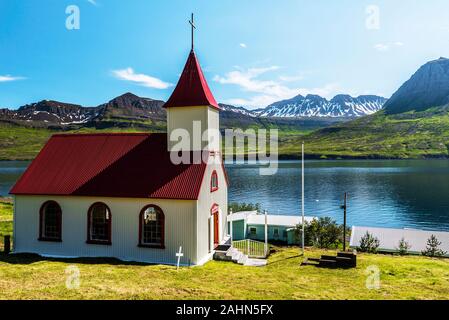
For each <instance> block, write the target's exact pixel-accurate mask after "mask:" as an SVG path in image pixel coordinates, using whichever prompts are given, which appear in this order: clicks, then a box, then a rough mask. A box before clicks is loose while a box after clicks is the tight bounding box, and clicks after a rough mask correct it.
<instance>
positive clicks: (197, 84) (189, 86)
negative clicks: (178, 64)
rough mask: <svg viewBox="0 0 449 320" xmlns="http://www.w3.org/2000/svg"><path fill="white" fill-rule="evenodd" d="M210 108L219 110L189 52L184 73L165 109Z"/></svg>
mask: <svg viewBox="0 0 449 320" xmlns="http://www.w3.org/2000/svg"><path fill="white" fill-rule="evenodd" d="M189 106H211V107H214V108H216V109H220V107H219V106H218V103H217V101H215V98H214V96H213V94H212V92H211V91H210V89H209V85H208V84H207V81H206V78H205V77H204V74H203V70H201V66H200V64H199V62H198V59H197V57H196V54H195V51H193V50H192V51H190V54H189V57H188V59H187V62H186V65H185V67H184V71H183V72H182V74H181V77H180V78H179V81H178V84H177V85H176V88H175V90H174V91H173V93H172V95H171V96H170V99H168V101H167V102H166V103H165V105H164V107H165V108H173V107H189Z"/></svg>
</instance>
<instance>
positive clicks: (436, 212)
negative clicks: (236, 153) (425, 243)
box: [228, 160, 449, 231]
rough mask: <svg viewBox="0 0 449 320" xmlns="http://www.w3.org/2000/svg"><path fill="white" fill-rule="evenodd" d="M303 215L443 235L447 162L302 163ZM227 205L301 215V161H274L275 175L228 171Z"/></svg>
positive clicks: (447, 226) (448, 214)
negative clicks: (345, 213) (242, 204)
mask: <svg viewBox="0 0 449 320" xmlns="http://www.w3.org/2000/svg"><path fill="white" fill-rule="evenodd" d="M305 167H306V170H305V212H306V215H309V216H316V217H324V216H330V217H332V218H334V219H335V220H337V221H338V222H340V223H342V222H343V212H342V210H341V209H340V205H341V204H342V202H343V196H344V193H345V192H348V194H349V202H348V223H349V224H350V225H357V226H373V227H374V226H378V227H394V228H419V229H429V230H442V231H449V161H447V160H423V161H420V160H410V161H402V160H401V161H393V160H392V161H386V160H375V161H368V160H357V161H352V160H351V161H349V160H345V161H306V165H305ZM228 174H229V178H230V182H231V187H230V190H229V200H230V201H237V202H252V203H260V204H261V205H262V208H264V209H267V210H268V211H269V213H271V214H296V215H299V214H300V212H301V162H299V161H285V162H279V169H278V172H277V174H276V175H273V176H260V175H259V167H258V166H255V165H253V166H250V165H231V166H228Z"/></svg>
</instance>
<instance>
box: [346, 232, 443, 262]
mask: <svg viewBox="0 0 449 320" xmlns="http://www.w3.org/2000/svg"><path fill="white" fill-rule="evenodd" d="M367 232H369V233H370V234H371V235H373V236H374V237H376V238H377V239H379V244H380V246H379V251H381V252H397V251H398V247H399V242H400V241H401V239H404V240H405V241H406V242H408V244H409V245H410V249H409V252H410V253H412V254H421V252H422V251H423V250H425V249H426V246H427V240H428V239H429V238H430V237H431V236H432V235H434V236H436V237H437V239H438V241H440V242H441V247H440V249H442V250H443V251H446V252H447V256H449V232H442V231H425V230H415V229H392V228H375V227H357V226H354V227H352V233H351V240H350V243H349V245H350V247H351V248H357V247H359V246H360V240H361V239H362V237H363V236H364V235H366V233H367Z"/></svg>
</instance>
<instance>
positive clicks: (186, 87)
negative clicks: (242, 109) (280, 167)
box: [164, 15, 220, 151]
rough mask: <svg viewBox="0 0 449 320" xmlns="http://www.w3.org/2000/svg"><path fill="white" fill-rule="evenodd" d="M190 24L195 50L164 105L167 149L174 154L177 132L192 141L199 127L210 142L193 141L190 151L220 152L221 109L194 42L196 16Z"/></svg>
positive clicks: (192, 51) (192, 50)
mask: <svg viewBox="0 0 449 320" xmlns="http://www.w3.org/2000/svg"><path fill="white" fill-rule="evenodd" d="M189 23H190V25H191V27H192V49H191V51H190V54H189V57H188V58H187V62H186V65H185V67H184V70H183V71H182V74H181V77H180V78H179V81H178V84H177V85H176V88H175V90H174V91H173V93H172V95H171V96H170V98H169V99H168V101H167V102H166V103H165V105H164V108H166V109H167V139H168V149H169V151H172V150H173V147H174V145H176V142H177V137H178V134H179V131H178V130H177V129H184V130H186V131H187V132H188V133H189V135H190V138H191V139H194V137H196V136H197V133H198V126H199V125H200V127H201V132H200V134H202V133H207V136H208V139H207V140H208V141H200V142H199V143H197V142H196V143H193V142H192V144H191V150H192V151H199V150H204V149H205V148H206V149H209V150H210V151H219V149H220V146H219V141H218V139H217V133H218V134H219V127H220V126H219V111H220V107H219V105H218V103H217V101H216V100H215V98H214V96H213V94H212V92H211V91H210V88H209V85H208V84H207V81H206V78H205V77H204V74H203V70H201V66H200V63H199V62H198V58H197V56H196V54H195V51H194V46H193V44H194V43H193V41H194V30H195V29H196V26H195V24H194V22H193V15H192V20H190V21H189ZM214 132H215V133H214ZM200 139H201V137H200ZM203 139H204V138H203Z"/></svg>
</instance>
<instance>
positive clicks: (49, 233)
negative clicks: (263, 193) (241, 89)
mask: <svg viewBox="0 0 449 320" xmlns="http://www.w3.org/2000/svg"><path fill="white" fill-rule="evenodd" d="M192 38H193V37H192ZM164 108H166V111H167V133H110V134H109V133H104V134H56V135H53V136H52V137H51V138H50V139H49V141H48V142H47V144H46V145H45V146H44V147H43V149H42V150H41V152H40V153H39V154H38V156H37V157H36V158H35V160H34V161H33V162H32V163H31V164H30V165H29V167H28V169H27V170H26V171H25V173H24V174H23V175H22V177H21V178H20V179H19V180H18V182H17V183H16V185H15V186H14V187H13V188H12V190H11V192H10V193H11V194H12V195H13V196H14V235H13V237H14V239H13V241H14V242H13V243H14V252H15V253H35V254H39V255H42V256H47V257H61V258H75V257H109V258H117V259H120V260H124V261H136V262H144V263H156V264H176V263H177V260H178V257H177V256H176V254H177V253H178V251H179V250H180V248H181V251H182V254H183V255H182V257H181V260H180V264H181V265H187V266H190V265H202V264H204V263H205V262H207V261H209V260H210V259H212V257H213V253H214V249H215V248H216V247H217V246H218V245H219V244H221V243H223V242H224V241H226V240H227V239H228V236H227V234H228V231H227V223H226V219H227V210H228V208H227V198H228V190H227V189H228V180H227V175H226V170H225V167H224V165H223V163H222V155H221V152H220V143H218V142H217V141H216V139H215V141H212V140H214V139H213V137H214V135H213V134H205V135H202V136H203V139H201V141H200V142H199V143H198V142H197V141H195V139H193V141H191V143H190V144H189V148H188V149H187V152H188V156H189V157H188V158H191V159H192V158H196V159H200V161H187V162H182V163H179V164H178V163H175V162H174V161H173V158H176V157H173V155H177V154H178V152H179V149H177V143H176V141H175V142H173V137H178V132H186V133H188V134H189V135H190V137H194V136H195V134H196V132H195V131H197V130H198V126H200V127H201V130H202V132H219V112H220V107H219V105H218V104H217V102H216V100H215V98H214V96H213V95H212V92H211V91H210V89H209V86H208V84H207V82H206V79H205V77H204V74H203V72H202V70H201V67H200V64H199V62H198V58H197V56H196V53H195V51H194V49H193V41H192V50H191V52H190V54H189V56H188V59H187V63H186V65H185V67H184V70H183V72H182V74H181V76H180V79H179V82H178V84H177V86H176V88H175V90H174V92H173V93H172V95H171V97H170V98H169V100H168V101H167V102H166V104H165V105H164ZM204 137H206V138H204ZM182 152H183V153H185V152H186V149H183V151H182ZM198 155H200V156H198Z"/></svg>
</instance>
